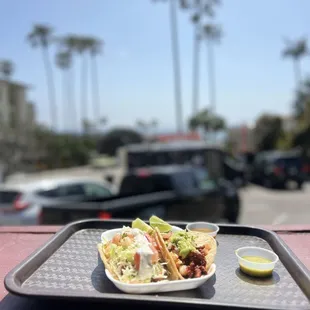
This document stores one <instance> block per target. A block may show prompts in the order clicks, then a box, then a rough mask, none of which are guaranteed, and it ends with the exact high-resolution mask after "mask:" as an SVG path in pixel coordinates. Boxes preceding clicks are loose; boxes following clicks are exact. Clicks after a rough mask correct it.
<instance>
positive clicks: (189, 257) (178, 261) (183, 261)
mask: <svg viewBox="0 0 310 310" xmlns="http://www.w3.org/2000/svg"><path fill="white" fill-rule="evenodd" d="M155 234H156V238H157V239H158V242H159V244H160V245H161V247H162V248H161V252H162V256H163V257H164V258H165V260H166V262H167V265H168V266H170V270H171V271H170V272H171V273H173V274H174V277H178V279H184V278H185V279H187V278H199V277H201V276H203V275H207V274H208V271H209V270H210V267H211V265H212V264H213V263H214V259H215V255H216V250H217V245H216V241H215V239H214V238H213V237H211V236H209V235H208V234H205V233H201V232H188V231H184V230H183V231H178V232H175V233H173V234H171V236H170V238H168V239H167V240H164V238H163V236H162V234H161V233H160V232H159V230H158V229H157V228H155Z"/></svg>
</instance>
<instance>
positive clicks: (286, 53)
mask: <svg viewBox="0 0 310 310" xmlns="http://www.w3.org/2000/svg"><path fill="white" fill-rule="evenodd" d="M285 43H286V47H285V48H284V49H283V51H282V56H283V57H284V58H291V59H292V60H293V64H294V73H295V83H296V89H298V87H299V84H300V81H301V69H300V60H301V58H302V57H304V56H306V55H307V53H308V46H307V40H306V39H305V38H301V39H298V40H296V41H290V40H286V42H285Z"/></svg>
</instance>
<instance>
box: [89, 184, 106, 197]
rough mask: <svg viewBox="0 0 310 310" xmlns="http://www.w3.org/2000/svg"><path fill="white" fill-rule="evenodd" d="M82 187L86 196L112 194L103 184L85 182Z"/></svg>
mask: <svg viewBox="0 0 310 310" xmlns="http://www.w3.org/2000/svg"><path fill="white" fill-rule="evenodd" d="M83 187H84V192H85V195H86V196H87V197H109V196H111V195H112V193H111V191H110V190H109V189H108V188H106V187H104V186H103V185H99V184H95V183H85V184H84V185H83Z"/></svg>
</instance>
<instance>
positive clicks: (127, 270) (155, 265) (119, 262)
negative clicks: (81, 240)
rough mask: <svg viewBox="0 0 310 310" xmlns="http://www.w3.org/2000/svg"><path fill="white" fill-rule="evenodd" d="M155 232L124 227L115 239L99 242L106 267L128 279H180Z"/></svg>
mask: <svg viewBox="0 0 310 310" xmlns="http://www.w3.org/2000/svg"><path fill="white" fill-rule="evenodd" d="M156 240H157V239H156V238H155V236H154V235H152V232H151V233H150V234H149V233H147V232H144V231H142V230H140V229H137V228H131V227H123V228H122V229H121V230H120V232H119V233H116V234H115V235H114V236H113V238H112V239H111V240H102V242H101V243H100V244H98V245H97V248H98V251H99V254H100V257H101V260H102V261H103V263H104V265H105V268H106V269H107V270H108V271H109V272H110V274H111V275H112V276H113V278H114V279H116V280H119V281H121V282H124V283H151V282H159V281H165V280H177V279H178V277H177V276H175V272H174V269H173V266H172V265H169V264H168V263H167V261H166V260H165V259H164V257H163V255H162V247H161V246H160V245H159V244H158V243H157V241H156Z"/></svg>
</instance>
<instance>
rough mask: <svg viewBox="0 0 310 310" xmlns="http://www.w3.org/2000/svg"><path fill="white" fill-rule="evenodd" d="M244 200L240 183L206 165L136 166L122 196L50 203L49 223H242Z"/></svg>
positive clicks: (126, 178)
mask: <svg viewBox="0 0 310 310" xmlns="http://www.w3.org/2000/svg"><path fill="white" fill-rule="evenodd" d="M239 212H240V199H239V196H238V192H237V190H236V188H235V186H234V185H233V184H232V183H230V182H228V181H224V180H221V181H219V182H217V181H214V180H212V179H211V178H210V177H209V174H208V171H207V170H206V169H204V168H196V167H186V166H164V167H149V168H140V169H136V170H132V171H131V172H130V173H128V174H127V175H125V176H124V178H123V179H122V181H121V183H120V187H119V191H118V195H116V196H112V197H107V198H103V199H101V198H98V199H93V201H89V202H81V203H75V204H66V205H65V204H61V205H58V206H57V205H45V206H44V208H43V223H44V224H65V223H66V222H70V221H72V220H76V219H82V218H92V217H100V218H101V217H103V218H106V217H108V218H110V217H112V218H133V217H140V218H142V219H148V218H149V217H150V216H151V215H152V214H156V215H158V216H160V217H163V218H165V219H167V220H181V221H182V220H184V221H194V220H197V218H199V219H201V220H205V221H220V220H222V219H227V220H228V221H229V222H233V223H235V222H237V220H238V216H239Z"/></svg>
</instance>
